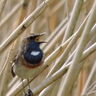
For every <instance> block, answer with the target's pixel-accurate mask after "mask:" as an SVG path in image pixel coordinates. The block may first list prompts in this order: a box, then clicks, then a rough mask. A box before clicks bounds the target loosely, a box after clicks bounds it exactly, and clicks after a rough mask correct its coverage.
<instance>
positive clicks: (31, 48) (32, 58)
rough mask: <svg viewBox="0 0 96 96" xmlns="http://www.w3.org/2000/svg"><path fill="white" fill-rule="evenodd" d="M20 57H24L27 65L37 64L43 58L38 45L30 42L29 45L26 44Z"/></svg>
mask: <svg viewBox="0 0 96 96" xmlns="http://www.w3.org/2000/svg"><path fill="white" fill-rule="evenodd" d="M32 52H34V54H33V55H32ZM36 53H38V54H36ZM22 55H23V56H24V59H25V60H26V61H27V62H28V63H30V64H38V63H39V62H40V61H41V60H42V58H43V52H42V50H41V49H40V43H38V42H35V41H31V42H30V43H28V44H27V47H26V50H25V51H24V53H23V54H22Z"/></svg>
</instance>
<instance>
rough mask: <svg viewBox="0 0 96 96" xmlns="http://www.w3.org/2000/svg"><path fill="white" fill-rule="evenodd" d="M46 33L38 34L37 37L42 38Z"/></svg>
mask: <svg viewBox="0 0 96 96" xmlns="http://www.w3.org/2000/svg"><path fill="white" fill-rule="evenodd" d="M45 34H46V33H41V34H38V35H37V37H41V36H44V35H45Z"/></svg>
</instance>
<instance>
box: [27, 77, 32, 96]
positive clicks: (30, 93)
mask: <svg viewBox="0 0 96 96" xmlns="http://www.w3.org/2000/svg"><path fill="white" fill-rule="evenodd" d="M27 81H28V87H29V88H28V96H33V93H32V91H31V88H30V84H29V82H30V81H29V79H27Z"/></svg>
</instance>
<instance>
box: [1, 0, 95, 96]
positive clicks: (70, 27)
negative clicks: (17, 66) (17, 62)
mask: <svg viewBox="0 0 96 96" xmlns="http://www.w3.org/2000/svg"><path fill="white" fill-rule="evenodd" d="M95 22H96V0H0V96H22V93H23V91H24V89H23V86H22V82H21V80H20V78H19V77H17V76H16V77H15V78H13V77H12V75H11V71H10V69H11V65H12V61H13V60H14V57H15V55H16V54H17V51H18V48H19V46H20V44H21V41H22V39H23V38H24V37H26V36H28V35H30V34H33V33H34V34H38V33H42V32H44V33H46V35H45V37H44V38H43V39H44V40H45V41H47V43H46V44H44V45H42V46H41V47H42V50H43V51H44V53H45V61H44V65H43V66H42V67H41V71H40V72H37V75H38V76H37V75H36V76H35V77H33V78H32V79H30V85H31V89H32V91H33V95H34V96H96V52H95V51H96V25H95ZM23 82H24V86H25V89H27V88H28V84H27V83H28V82H27V81H26V80H24V81H23Z"/></svg>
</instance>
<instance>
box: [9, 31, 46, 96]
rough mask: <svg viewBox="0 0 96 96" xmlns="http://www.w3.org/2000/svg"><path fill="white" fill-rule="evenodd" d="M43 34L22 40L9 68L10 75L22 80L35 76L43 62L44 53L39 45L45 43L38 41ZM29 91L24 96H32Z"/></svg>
mask: <svg viewBox="0 0 96 96" xmlns="http://www.w3.org/2000/svg"><path fill="white" fill-rule="evenodd" d="M43 35H44V34H43V33H42V34H33V35H30V36H28V37H26V38H24V39H23V41H22V45H21V47H20V49H19V51H18V54H17V56H16V57H15V60H14V63H13V65H12V68H11V72H12V75H13V76H15V75H17V76H18V77H20V78H21V79H22V80H23V79H30V78H32V77H34V76H35V75H36V72H37V71H39V70H40V66H42V64H43V62H44V53H43V51H42V49H41V48H40V45H41V44H43V43H46V42H43V41H40V38H41V37H42V36H43ZM29 93H31V94H32V92H31V90H30V89H29V90H28V94H27V95H25V96H32V95H29Z"/></svg>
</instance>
